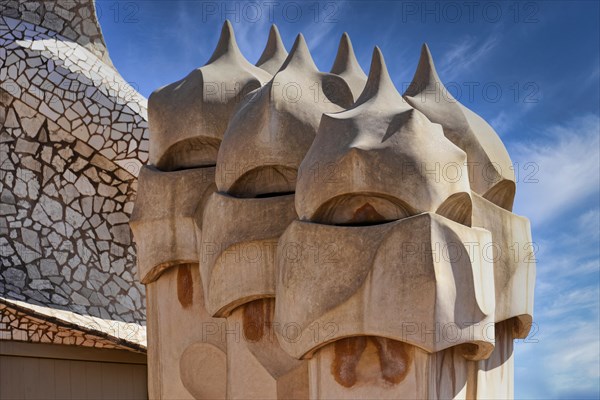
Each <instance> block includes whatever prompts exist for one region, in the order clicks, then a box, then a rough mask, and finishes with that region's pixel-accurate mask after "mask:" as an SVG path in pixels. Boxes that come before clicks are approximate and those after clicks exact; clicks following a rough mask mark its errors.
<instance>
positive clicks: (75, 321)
mask: <svg viewBox="0 0 600 400" xmlns="http://www.w3.org/2000/svg"><path fill="white" fill-rule="evenodd" d="M0 340H17V341H24V342H31V343H53V344H66V345H77V346H84V347H95V348H101V349H126V350H134V351H139V352H144V351H145V349H146V328H145V327H143V326H140V325H138V324H135V323H123V322H120V321H107V320H104V319H101V318H95V317H90V316H83V315H78V314H75V313H72V312H70V311H62V310H54V309H52V308H48V307H42V306H36V305H32V304H27V303H24V302H21V301H17V300H9V299H5V298H2V297H0Z"/></svg>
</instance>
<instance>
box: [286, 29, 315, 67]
mask: <svg viewBox="0 0 600 400" xmlns="http://www.w3.org/2000/svg"><path fill="white" fill-rule="evenodd" d="M289 65H303V66H306V67H307V68H310V69H314V70H315V71H318V70H319V69H318V68H317V65H316V64H315V62H314V60H313V58H312V56H311V55H310V51H309V50H308V45H307V44H306V40H304V36H303V35H302V34H301V33H299V34H298V36H296V40H295V41H294V45H293V46H292V50H290V54H288V56H287V58H286V59H285V62H284V63H283V65H282V66H281V71H283V70H284V69H286V68H287V67H288V66H289Z"/></svg>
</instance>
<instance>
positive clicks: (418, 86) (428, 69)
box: [404, 43, 444, 97]
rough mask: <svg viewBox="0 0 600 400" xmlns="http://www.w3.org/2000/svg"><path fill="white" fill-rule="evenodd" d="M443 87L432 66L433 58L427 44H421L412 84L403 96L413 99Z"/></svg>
mask: <svg viewBox="0 0 600 400" xmlns="http://www.w3.org/2000/svg"><path fill="white" fill-rule="evenodd" d="M443 87H444V85H443V84H442V82H441V80H440V77H439V76H438V73H437V71H436V70H435V65H434V64H433V57H431V52H430V51H429V47H428V46H427V43H423V46H422V47H421V58H420V59H419V65H418V66H417V70H416V71H415V75H414V76H413V79H412V82H411V83H410V85H409V86H408V89H406V92H404V96H408V97H414V96H416V95H418V94H419V93H421V92H423V91H425V90H441V89H442V88H443Z"/></svg>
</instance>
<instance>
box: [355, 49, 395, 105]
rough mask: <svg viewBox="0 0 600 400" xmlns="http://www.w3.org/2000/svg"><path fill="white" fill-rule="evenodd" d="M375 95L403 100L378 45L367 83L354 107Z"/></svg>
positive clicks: (374, 51) (374, 52)
mask: <svg viewBox="0 0 600 400" xmlns="http://www.w3.org/2000/svg"><path fill="white" fill-rule="evenodd" d="M375 96H384V97H387V98H388V99H393V98H395V97H398V98H400V100H402V97H401V96H400V93H398V90H397V89H396V86H394V82H393V81H392V78H390V74H389V73H388V70H387V66H386V65H385V60H384V59H383V54H381V50H380V49H379V47H377V46H375V49H374V50H373V58H372V59H371V69H370V70H369V77H368V79H367V84H366V85H365V89H364V90H363V92H362V93H361V94H360V97H359V98H358V100H356V104H355V105H354V107H356V106H358V105H360V104H362V103H365V102H367V101H368V100H370V99H372V98H373V97H375Z"/></svg>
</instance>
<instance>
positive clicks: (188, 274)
mask: <svg viewBox="0 0 600 400" xmlns="http://www.w3.org/2000/svg"><path fill="white" fill-rule="evenodd" d="M191 268H192V266H191V265H190V264H184V265H181V266H179V267H178V268H177V299H178V300H179V303H180V304H181V306H182V307H183V308H187V307H189V306H191V305H192V304H193V303H194V282H193V280H192V269H191Z"/></svg>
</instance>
